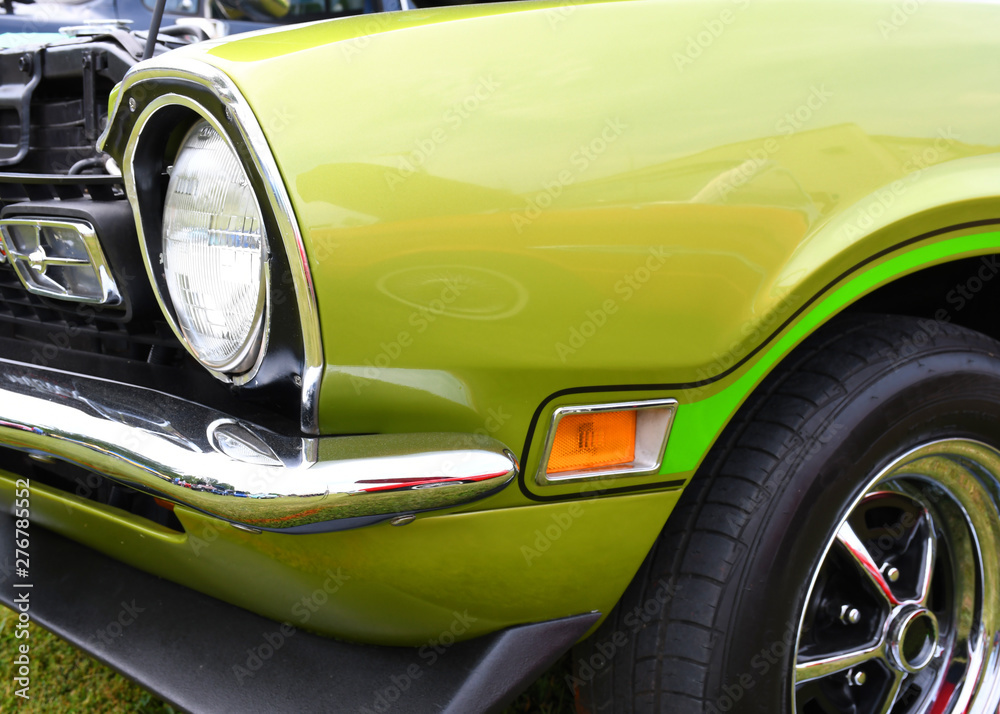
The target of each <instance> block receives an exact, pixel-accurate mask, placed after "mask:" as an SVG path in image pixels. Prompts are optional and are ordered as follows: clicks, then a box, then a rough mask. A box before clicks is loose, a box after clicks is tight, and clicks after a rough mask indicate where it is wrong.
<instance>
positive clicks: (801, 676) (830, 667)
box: [795, 642, 883, 684]
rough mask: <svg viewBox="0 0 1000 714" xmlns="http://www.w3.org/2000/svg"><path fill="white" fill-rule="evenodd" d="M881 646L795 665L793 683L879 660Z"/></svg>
mask: <svg viewBox="0 0 1000 714" xmlns="http://www.w3.org/2000/svg"><path fill="white" fill-rule="evenodd" d="M882 649H883V645H882V643H881V642H880V643H879V644H877V645H874V646H872V647H866V648H865V649H862V650H851V651H849V652H838V653H837V654H834V655H829V656H826V657H819V658H816V659H812V660H809V661H807V662H796V663H795V683H796V684H802V683H803V682H808V681H810V680H812V679H819V678H820V677H827V676H829V675H831V674H836V673H837V672H842V671H844V670H845V669H850V668H851V667H856V666H858V665H860V664H864V663H865V662H868V661H870V660H873V659H876V658H881V657H882V655H883V652H882Z"/></svg>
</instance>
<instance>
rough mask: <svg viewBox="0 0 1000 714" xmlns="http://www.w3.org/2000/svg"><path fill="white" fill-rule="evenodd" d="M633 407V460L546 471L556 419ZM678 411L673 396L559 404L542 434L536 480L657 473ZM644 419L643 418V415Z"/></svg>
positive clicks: (545, 483) (543, 483)
mask: <svg viewBox="0 0 1000 714" xmlns="http://www.w3.org/2000/svg"><path fill="white" fill-rule="evenodd" d="M628 410H635V411H637V412H638V413H639V418H638V419H637V420H636V427H635V429H636V435H635V459H634V460H633V461H632V462H631V463H629V464H626V465H624V466H617V467H613V468H596V469H580V470H576V471H566V472H562V473H554V474H550V473H546V470H545V467H546V465H547V464H548V462H549V455H550V454H551V453H552V444H553V442H554V440H555V436H556V429H557V428H558V427H559V422H560V421H562V419H563V418H564V417H566V416H569V415H572V414H586V413H591V412H619V411H628ZM676 412H677V400H676V399H648V400H640V401H634V402H613V403H610V404H585V405H573V406H564V407H558V408H557V409H556V410H555V411H554V412H553V413H552V421H551V423H550V424H549V433H548V434H547V435H546V437H545V448H544V449H543V450H542V458H541V460H540V461H539V462H538V469H537V471H536V472H535V482H536V483H537V484H538V485H539V486H555V485H559V484H566V483H579V482H582V481H594V480H598V479H609V478H625V477H627V476H648V475H653V474H656V473H658V472H659V470H660V465H661V464H662V463H663V453H664V451H665V450H666V448H667V440H668V439H669V438H670V427H671V426H672V425H673V422H674V414H675V413H676ZM644 416H645V417H646V418H643V417H644Z"/></svg>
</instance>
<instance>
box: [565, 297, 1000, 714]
mask: <svg viewBox="0 0 1000 714" xmlns="http://www.w3.org/2000/svg"><path fill="white" fill-rule="evenodd" d="M946 437H965V438H973V439H977V440H979V441H983V442H985V443H987V444H991V445H993V446H998V445H1000V343H998V342H997V341H995V340H993V339H991V338H989V337H987V336H985V335H982V334H980V333H978V332H973V331H971V330H967V329H965V328H961V327H957V326H954V325H950V324H946V323H939V322H934V321H930V320H920V319H915V318H909V317H899V316H884V315H881V316H875V315H855V316H845V317H844V318H840V319H837V320H835V321H834V322H832V323H831V324H830V325H828V326H827V327H826V328H825V329H823V330H822V331H821V332H819V333H817V334H816V335H815V336H813V337H812V338H810V339H809V340H807V341H806V342H805V343H804V344H803V345H802V346H801V347H800V348H798V349H797V350H796V351H795V352H794V353H793V354H792V355H791V356H790V357H789V358H788V359H787V360H785V363H784V364H783V365H782V366H781V367H779V369H778V370H776V371H775V373H773V374H772V375H770V376H769V378H768V379H767V380H766V381H765V382H764V383H763V384H762V385H761V387H760V388H759V389H758V390H757V391H756V393H755V394H754V395H753V396H752V397H751V399H750V400H749V401H748V403H747V404H746V405H745V406H744V407H743V408H742V409H741V410H740V413H739V414H738V416H737V418H736V419H735V420H734V421H733V422H732V423H731V424H730V425H729V426H728V427H727V429H726V430H725V431H724V433H723V435H722V437H721V438H720V439H719V441H718V443H717V444H716V446H715V447H714V448H713V449H712V451H711V453H710V454H709V456H708V458H707V459H706V462H705V463H704V464H703V466H702V467H701V468H700V469H699V472H698V475H697V476H696V477H695V479H694V480H693V481H692V483H691V484H690V485H689V486H688V487H687V489H686V490H685V493H684V494H683V496H682V498H681V501H680V503H679V504H678V506H677V508H676V509H675V511H674V512H673V513H672V514H671V516H670V518H669V519H668V522H667V524H666V526H665V528H664V530H663V532H662V533H661V535H660V537H659V539H658V541H657V543H656V545H655V546H654V548H653V549H652V551H651V552H650V554H649V556H648V557H647V559H646V561H645V562H644V563H643V565H642V567H641V569H640V571H639V572H638V574H637V575H636V577H635V579H634V580H633V582H632V584H631V585H630V586H629V589H628V591H627V592H626V594H625V595H624V596H623V598H622V600H621V602H620V603H619V605H618V606H617V607H616V609H615V611H614V612H612V614H611V615H610V616H609V617H608V619H607V620H606V621H605V622H604V623H603V625H602V626H601V627H600V628H599V630H598V631H597V632H596V633H595V634H594V635H593V636H592V637H591V638H589V639H588V640H587V641H586V642H584V643H582V644H581V645H579V646H578V647H577V648H576V649H575V650H574V652H573V662H574V666H573V680H572V684H573V685H574V687H575V689H576V691H577V707H578V710H579V711H581V712H592V713H593V714H598V713H602V714H603V713H605V712H663V713H664V714H705V713H706V712H711V713H712V714H717V713H718V712H739V714H781V713H782V712H788V711H789V710H790V708H791V702H790V700H791V695H790V691H791V684H790V681H791V680H790V676H791V670H792V664H793V662H794V656H795V653H794V651H793V650H794V649H795V647H794V642H795V639H794V638H795V633H796V632H797V629H798V625H799V618H800V615H801V612H802V607H803V603H804V600H805V597H806V594H807V592H808V588H809V582H810V577H811V576H810V574H811V573H812V571H813V569H814V568H815V567H816V566H817V563H818V562H819V558H820V557H821V554H822V552H823V547H824V544H825V543H827V542H828V541H829V539H830V538H831V537H832V534H833V532H834V529H835V528H836V527H837V524H838V523H839V521H840V519H841V518H842V517H843V516H844V515H845V513H846V511H847V509H848V508H849V504H851V503H852V501H853V500H854V498H855V497H856V496H857V495H858V494H859V493H860V492H861V490H862V489H863V487H864V484H866V483H867V482H868V480H869V479H870V478H871V477H872V476H873V475H874V474H876V473H878V472H879V471H880V470H881V468H882V467H884V466H885V465H886V464H888V463H889V462H890V461H892V460H893V459H894V458H896V457H897V456H899V455H901V454H903V453H906V452H907V451H908V450H910V449H911V448H913V447H915V446H917V445H919V444H922V443H926V442H928V441H931V440H934V439H936V438H946ZM993 596H994V597H995V596H996V595H995V594H994V595H993Z"/></svg>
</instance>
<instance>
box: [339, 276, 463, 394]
mask: <svg viewBox="0 0 1000 714" xmlns="http://www.w3.org/2000/svg"><path fill="white" fill-rule="evenodd" d="M468 288H469V285H468V284H467V283H464V282H462V281H461V280H453V279H447V280H445V281H444V285H443V286H442V288H441V291H440V292H439V293H438V296H437V297H436V298H433V299H431V300H430V301H428V303H427V304H426V305H423V306H421V307H418V308H417V309H416V310H414V311H413V312H412V313H410V316H409V317H408V318H407V324H408V325H409V326H410V327H412V328H413V331H412V332H411V331H410V330H400V331H399V332H398V333H397V334H396V336H395V338H393V339H391V340H389V341H388V342H385V341H383V342H379V353H378V354H376V355H375V356H374V357H371V358H368V359H366V360H365V361H364V363H363V365H362V369H361V370H360V376H359V375H357V374H354V373H350V374H349V375H348V378H349V379H350V381H351V386H352V387H353V388H354V393H355V394H361V392H362V390H364V388H365V387H366V386H368V385H369V384H370V383H371V382H372V381H375V380H378V379H379V378H380V376H381V373H382V370H384V369H388V368H389V367H390V366H392V364H393V363H394V362H395V361H396V360H398V359H399V358H400V357H401V356H402V355H403V353H404V352H405V351H406V350H407V349H409V348H410V347H412V346H413V343H414V339H415V337H416V335H420V334H423V333H424V332H426V331H427V330H428V329H429V328H430V326H431V325H433V324H434V323H435V322H436V321H437V320H438V318H440V317H441V316H442V315H444V314H445V313H446V312H447V311H448V307H449V306H450V305H452V304H454V303H455V302H456V301H457V300H458V299H459V298H460V297H461V296H462V293H464V292H465V291H466V290H467V289H468Z"/></svg>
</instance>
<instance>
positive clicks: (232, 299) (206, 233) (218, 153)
mask: <svg viewBox="0 0 1000 714" xmlns="http://www.w3.org/2000/svg"><path fill="white" fill-rule="evenodd" d="M162 249H163V253H162V256H163V257H162V260H163V275H164V281H165V283H166V287H167V290H168V292H169V293H170V302H171V304H172V306H173V310H174V313H175V315H176V322H177V327H178V329H179V330H180V332H181V334H182V337H183V340H184V341H185V343H186V344H187V347H188V349H189V350H190V351H191V353H192V354H193V355H194V356H195V357H196V358H197V359H198V360H199V361H200V362H201V363H202V364H204V365H205V366H206V367H208V368H210V369H213V370H217V371H220V372H230V373H237V372H245V371H247V370H248V369H250V368H251V367H252V366H253V365H254V363H255V361H256V359H257V356H258V354H259V352H260V349H261V341H262V334H263V325H264V314H265V303H266V296H267V279H266V274H267V267H266V266H267V236H266V235H265V232H264V222H263V220H262V219H261V212H260V207H259V205H258V204H257V199H256V197H255V196H254V192H253V189H252V187H251V185H250V180H249V179H248V178H247V174H246V171H245V170H244V169H243V165H242V164H241V163H240V160H239V158H238V157H237V156H236V154H235V153H234V152H233V150H232V149H231V148H230V146H229V144H228V143H227V142H226V140H225V139H224V138H223V137H222V136H221V135H220V134H219V132H217V131H216V130H215V129H214V128H213V127H212V125H211V124H209V123H208V122H207V121H205V120H201V121H199V122H198V123H197V124H195V125H194V126H193V127H192V128H191V130H190V131H189V132H188V133H187V136H185V137H184V141H183V144H182V146H181V149H180V152H179V153H178V155H177V159H176V161H175V162H174V167H173V170H172V172H171V174H170V182H169V185H168V187H167V197H166V202H165V204H164V208H163V244H162Z"/></svg>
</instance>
